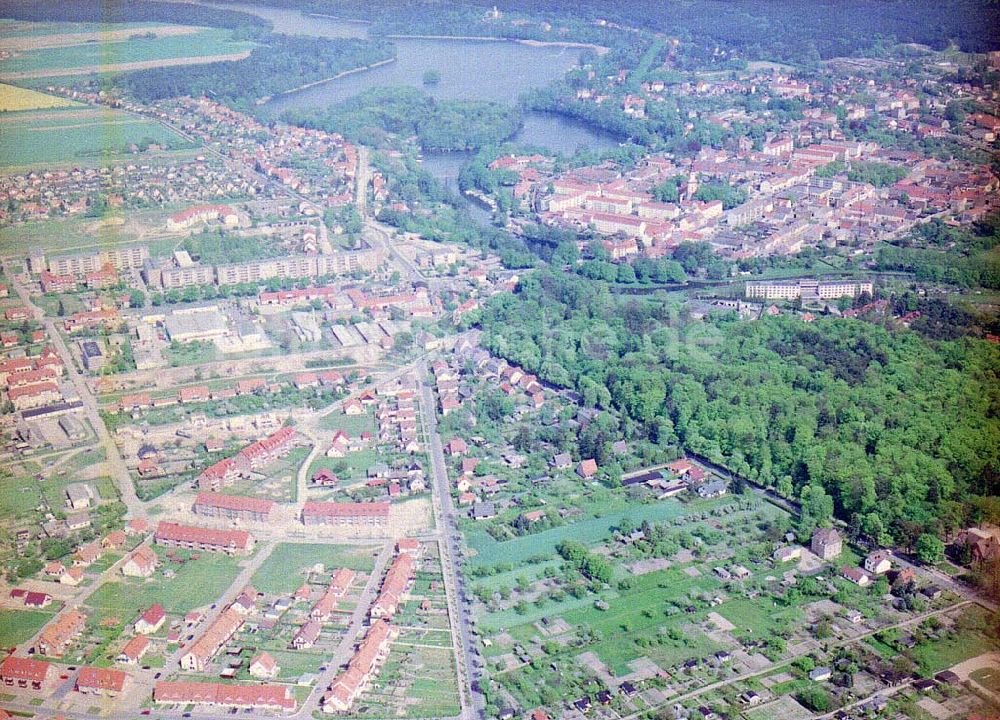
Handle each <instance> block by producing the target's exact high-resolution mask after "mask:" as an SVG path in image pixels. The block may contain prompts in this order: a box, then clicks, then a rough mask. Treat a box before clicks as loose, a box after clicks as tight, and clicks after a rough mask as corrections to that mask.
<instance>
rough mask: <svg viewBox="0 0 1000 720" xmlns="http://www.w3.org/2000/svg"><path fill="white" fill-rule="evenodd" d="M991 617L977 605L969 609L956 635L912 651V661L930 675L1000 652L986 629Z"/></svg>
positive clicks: (965, 611) (960, 621)
mask: <svg viewBox="0 0 1000 720" xmlns="http://www.w3.org/2000/svg"><path fill="white" fill-rule="evenodd" d="M989 623H990V614H989V613H988V612H987V611H986V610H984V609H983V608H981V607H979V606H978V605H975V606H971V607H968V608H966V609H965V610H964V611H963V612H962V616H961V617H960V620H959V621H958V622H957V623H956V630H957V632H956V633H954V634H952V635H949V636H947V637H944V638H941V639H939V640H929V641H927V642H923V643H921V644H919V645H918V646H917V647H915V648H913V650H912V653H913V659H914V660H915V661H916V662H917V664H918V665H919V666H920V669H921V670H922V671H923V672H925V673H928V674H932V673H939V672H941V671H942V670H947V669H948V668H950V667H951V666H952V665H956V664H958V663H960V662H963V661H965V660H968V659H969V658H974V657H976V656H977V655H982V654H984V653H988V652H994V651H996V650H1000V643H998V642H997V641H996V640H995V639H993V638H991V637H988V636H987V635H986V634H985V633H984V632H983V629H984V628H986V627H988V626H989Z"/></svg>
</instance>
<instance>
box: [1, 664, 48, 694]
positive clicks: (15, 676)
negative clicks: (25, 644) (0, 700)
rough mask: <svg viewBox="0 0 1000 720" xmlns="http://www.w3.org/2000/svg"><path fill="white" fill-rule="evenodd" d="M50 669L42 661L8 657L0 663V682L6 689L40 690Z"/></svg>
mask: <svg viewBox="0 0 1000 720" xmlns="http://www.w3.org/2000/svg"><path fill="white" fill-rule="evenodd" d="M51 667H52V665H51V664H50V663H47V662H43V661H42V660H33V659H32V658H22V657H14V656H13V655H10V656H8V657H6V658H4V660H3V662H0V682H2V683H3V684H4V685H5V686H7V687H19V688H25V689H27V688H30V689H32V690H41V689H42V683H44V682H45V680H46V678H47V677H48V674H49V669H50V668H51Z"/></svg>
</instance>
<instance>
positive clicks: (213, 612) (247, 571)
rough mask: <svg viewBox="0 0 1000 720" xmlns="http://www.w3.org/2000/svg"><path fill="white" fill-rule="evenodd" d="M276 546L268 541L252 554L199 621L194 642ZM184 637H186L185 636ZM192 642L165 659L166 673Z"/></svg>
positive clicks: (246, 583) (272, 541)
mask: <svg viewBox="0 0 1000 720" xmlns="http://www.w3.org/2000/svg"><path fill="white" fill-rule="evenodd" d="M277 544H278V540H277V539H274V540H268V541H267V542H265V543H264V544H263V545H261V546H260V547H258V548H257V551H256V552H255V553H254V555H253V557H252V558H251V559H250V561H249V562H248V563H247V564H246V565H244V566H243V569H242V570H240V574H239V575H237V576H236V578H235V579H234V580H233V581H232V582H231V583H230V584H229V587H228V588H226V591H225V592H224V593H222V595H221V596H220V597H219V598H218V599H217V600H216V601H215V607H214V608H211V609H209V610H208V612H206V613H205V617H204V619H203V620H202V621H201V624H200V625H199V626H198V629H197V630H195V632H194V640H197V639H198V636H200V635H201V634H202V633H203V632H205V628H207V627H208V626H209V625H211V624H212V623H213V622H214V621H215V619H216V618H217V617H219V615H221V614H222V611H223V610H225V609H226V608H227V607H229V605H230V603H232V602H233V601H234V600H235V599H236V598H238V597H239V596H240V593H242V592H243V588H245V587H246V586H247V585H249V584H250V580H251V578H253V576H254V573H256V572H257V571H258V570H259V569H260V566H261V565H263V564H264V561H265V560H267V558H268V557H270V555H271V552H272V551H273V550H274V547H275V545H277ZM188 634H190V633H188ZM185 637H187V636H186V635H185ZM194 640H184V641H182V643H181V645H182V646H181V647H179V648H177V649H176V650H175V651H174V652H173V653H172V654H171V655H170V656H168V657H167V658H166V663H165V665H164V667H165V668H166V671H167V672H171V671H173V670H174V668H175V667H176V666H177V665H178V664H179V663H180V661H181V658H182V657H183V656H184V654H185V653H186V652H187V651H188V646H189V645H190V644H191V643H193V642H194Z"/></svg>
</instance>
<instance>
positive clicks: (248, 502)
mask: <svg viewBox="0 0 1000 720" xmlns="http://www.w3.org/2000/svg"><path fill="white" fill-rule="evenodd" d="M194 505H195V507H198V506H199V505H204V506H207V507H214V508H222V509H224V510H238V511H247V512H255V513H263V514H265V515H267V514H268V513H270V512H271V510H272V509H273V508H274V503H273V502H272V501H270V500H263V499H261V498H254V497H245V496H242V495H220V494H219V493H209V492H202V493H198V499H197V500H195V501H194Z"/></svg>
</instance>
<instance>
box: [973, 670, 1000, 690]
mask: <svg viewBox="0 0 1000 720" xmlns="http://www.w3.org/2000/svg"><path fill="white" fill-rule="evenodd" d="M969 677H970V678H972V679H973V680H975V681H976V682H977V683H979V684H980V685H982V686H983V687H984V688H986V689H987V690H989V691H990V692H994V693H1000V670H997V669H995V668H979V669H978V670H973V671H972V672H971V673H969Z"/></svg>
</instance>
